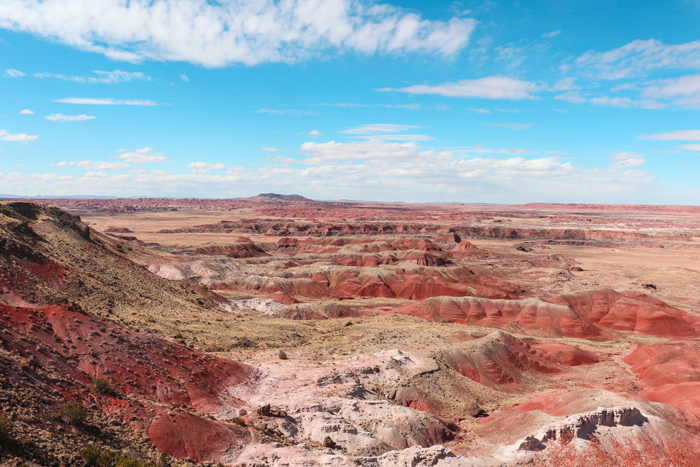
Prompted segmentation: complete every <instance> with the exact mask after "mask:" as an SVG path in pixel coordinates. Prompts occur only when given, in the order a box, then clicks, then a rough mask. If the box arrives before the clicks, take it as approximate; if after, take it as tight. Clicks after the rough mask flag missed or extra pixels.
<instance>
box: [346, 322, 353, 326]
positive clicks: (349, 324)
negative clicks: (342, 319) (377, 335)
mask: <svg viewBox="0 0 700 467" xmlns="http://www.w3.org/2000/svg"><path fill="white" fill-rule="evenodd" d="M352 325H353V322H352V321H348V322H347V323H345V327H348V326H352Z"/></svg>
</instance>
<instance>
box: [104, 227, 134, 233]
mask: <svg viewBox="0 0 700 467" xmlns="http://www.w3.org/2000/svg"><path fill="white" fill-rule="evenodd" d="M105 233H133V230H131V229H129V228H128V227H112V226H110V227H108V228H107V229H106V230H105Z"/></svg>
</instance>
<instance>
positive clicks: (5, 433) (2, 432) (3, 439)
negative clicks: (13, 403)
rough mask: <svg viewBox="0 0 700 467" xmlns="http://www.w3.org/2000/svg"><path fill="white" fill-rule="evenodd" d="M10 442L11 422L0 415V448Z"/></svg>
mask: <svg viewBox="0 0 700 467" xmlns="http://www.w3.org/2000/svg"><path fill="white" fill-rule="evenodd" d="M10 441H12V422H11V421H10V419H9V418H7V417H6V416H4V415H0V447H3V446H5V445H7V444H8V443H9V442H10Z"/></svg>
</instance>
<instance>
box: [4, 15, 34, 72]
mask: <svg viewBox="0 0 700 467" xmlns="http://www.w3.org/2000/svg"><path fill="white" fill-rule="evenodd" d="M0 8H1V7H0ZM5 76H6V77H8V78H21V77H22V76H27V74H26V73H22V72H21V71H19V70H15V69H14V68H8V69H7V70H5Z"/></svg>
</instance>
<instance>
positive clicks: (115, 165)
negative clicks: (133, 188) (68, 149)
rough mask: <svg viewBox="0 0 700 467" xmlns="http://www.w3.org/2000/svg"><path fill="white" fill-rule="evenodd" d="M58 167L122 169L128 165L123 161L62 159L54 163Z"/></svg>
mask: <svg viewBox="0 0 700 467" xmlns="http://www.w3.org/2000/svg"><path fill="white" fill-rule="evenodd" d="M56 166H58V167H78V168H79V169H83V170H123V169H126V168H128V167H130V165H129V164H125V163H124V162H101V161H97V162H93V161H70V162H67V161H63V162H59V163H57V164H56Z"/></svg>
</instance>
